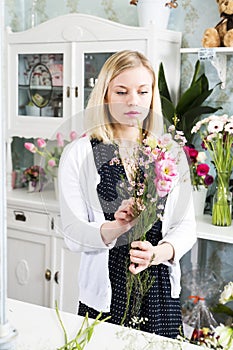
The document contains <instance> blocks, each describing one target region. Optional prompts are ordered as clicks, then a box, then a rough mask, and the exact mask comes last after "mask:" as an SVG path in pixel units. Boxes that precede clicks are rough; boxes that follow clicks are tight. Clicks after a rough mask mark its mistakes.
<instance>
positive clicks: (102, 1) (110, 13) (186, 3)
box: [5, 0, 233, 282]
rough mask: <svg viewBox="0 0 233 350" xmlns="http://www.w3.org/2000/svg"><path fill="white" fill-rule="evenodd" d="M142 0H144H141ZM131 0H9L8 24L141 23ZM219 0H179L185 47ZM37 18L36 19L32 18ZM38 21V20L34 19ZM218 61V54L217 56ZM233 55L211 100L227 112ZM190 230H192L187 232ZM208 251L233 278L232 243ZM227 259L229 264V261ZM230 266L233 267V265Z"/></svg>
mask: <svg viewBox="0 0 233 350" xmlns="http://www.w3.org/2000/svg"><path fill="white" fill-rule="evenodd" d="M139 1H140V0H139ZM129 2H130V1H129V0H96V1H93V0H56V2H54V1H50V0H5V7H6V9H5V10H6V21H5V22H6V25H8V26H10V27H11V28H12V30H13V31H22V30H26V29H28V28H30V27H31V26H32V25H33V24H34V25H37V24H39V23H42V22H44V21H46V20H48V19H50V18H54V17H57V16H61V15H64V14H67V13H74V12H77V13H86V14H89V15H94V16H99V17H102V18H106V19H109V20H112V21H115V22H119V23H122V24H126V25H131V26H138V17H137V7H136V6H132V5H130V4H129ZM219 17H220V16H219V13H218V8H217V3H216V0H204V1H203V0H178V7H177V8H176V9H172V10H171V14H170V19H169V24H168V29H171V30H175V31H181V32H182V33H183V36H182V46H183V47H201V39H202V35H203V32H204V30H205V29H206V28H208V27H213V26H215V25H216V24H217V23H218V22H219ZM32 19H33V20H32ZM33 21H34V23H33ZM197 59H198V56H197V54H182V65H181V92H182V91H184V90H185V89H186V88H187V86H188V85H189V83H190V79H191V73H190V72H192V71H193V68H194V63H195V61H196V60H197ZM216 60H217V61H218V58H216ZM232 60H233V58H232V57H230V56H228V57H227V66H226V76H225V77H224V78H225V79H226V82H225V88H222V87H221V85H218V86H217V87H216V88H215V89H214V92H213V94H212V95H211V98H210V99H209V102H210V103H211V105H213V104H216V105H218V106H219V105H220V106H223V112H224V113H228V114H233V108H232V101H231V100H232V99H231V96H232V94H233V79H232V76H231V74H232V73H231V65H232V63H233V62H232ZM202 67H203V69H205V72H206V74H207V76H208V78H209V82H210V86H212V87H213V86H215V85H216V84H217V83H219V82H220V77H219V75H218V70H216V68H215V66H214V65H213V64H211V62H209V61H207V62H205V63H202ZM187 234H188V232H187ZM206 247H207V248H208V249H207V251H208V254H201V253H200V256H199V261H201V263H202V265H203V266H208V267H211V268H212V269H213V270H215V271H216V273H217V274H218V275H219V276H221V277H222V278H223V280H224V281H225V282H227V281H229V280H230V279H231V278H233V276H232V273H229V271H231V270H232V265H233V258H232V245H230V244H223V243H222V244H220V243H215V242H211V241H208V244H207V243H206ZM226 261H227V264H226ZM182 266H183V269H186V270H188V268H190V255H189V254H187V255H186V256H185V258H184V259H183V264H182ZM229 266H230V267H229Z"/></svg>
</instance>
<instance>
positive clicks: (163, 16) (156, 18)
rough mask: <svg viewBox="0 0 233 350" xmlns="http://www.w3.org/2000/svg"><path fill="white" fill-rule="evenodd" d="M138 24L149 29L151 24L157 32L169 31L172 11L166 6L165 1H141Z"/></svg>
mask: <svg viewBox="0 0 233 350" xmlns="http://www.w3.org/2000/svg"><path fill="white" fill-rule="evenodd" d="M137 12H138V23H139V25H140V26H141V27H147V26H148V25H149V24H150V23H153V24H154V25H155V28H156V29H157V30H165V29H167V25H168V21H169V16H170V12H171V9H169V7H167V6H165V1H163V0H139V1H138V3H137Z"/></svg>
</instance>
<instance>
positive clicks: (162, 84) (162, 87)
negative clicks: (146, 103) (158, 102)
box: [158, 62, 171, 101]
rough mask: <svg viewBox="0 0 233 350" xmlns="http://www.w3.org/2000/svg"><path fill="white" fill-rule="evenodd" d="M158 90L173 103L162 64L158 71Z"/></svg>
mask: <svg viewBox="0 0 233 350" xmlns="http://www.w3.org/2000/svg"><path fill="white" fill-rule="evenodd" d="M158 89H159V93H160V95H161V96H163V97H165V98H166V99H167V100H169V101H171V96H170V93H169V89H168V86H167V82H166V78H165V73H164V68H163V64H162V62H161V63H160V65H159V71H158Z"/></svg>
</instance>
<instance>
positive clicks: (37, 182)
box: [22, 165, 46, 192]
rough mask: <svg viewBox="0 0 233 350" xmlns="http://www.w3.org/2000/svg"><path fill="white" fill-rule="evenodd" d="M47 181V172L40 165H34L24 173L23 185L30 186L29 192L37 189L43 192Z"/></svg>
mask: <svg viewBox="0 0 233 350" xmlns="http://www.w3.org/2000/svg"><path fill="white" fill-rule="evenodd" d="M45 181H46V174H45V171H44V169H43V168H42V167H40V166H39V165H32V166H30V167H29V168H27V169H25V170H24V172H23V177H22V183H23V184H27V185H28V188H29V192H34V191H36V190H37V188H38V190H39V191H42V189H43V185H44V183H45Z"/></svg>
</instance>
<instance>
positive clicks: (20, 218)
mask: <svg viewBox="0 0 233 350" xmlns="http://www.w3.org/2000/svg"><path fill="white" fill-rule="evenodd" d="M14 214H15V220H17V221H24V222H25V221H26V216H25V214H24V212H23V211H14Z"/></svg>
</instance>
